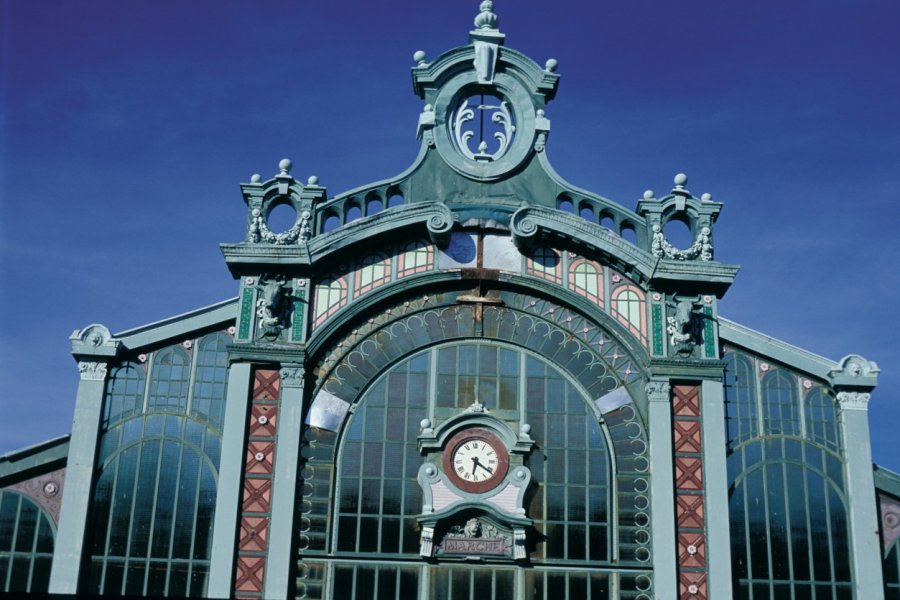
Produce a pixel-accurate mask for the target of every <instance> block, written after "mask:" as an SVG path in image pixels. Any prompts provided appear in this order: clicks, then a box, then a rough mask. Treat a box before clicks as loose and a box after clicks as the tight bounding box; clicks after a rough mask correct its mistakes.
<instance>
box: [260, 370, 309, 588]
mask: <svg viewBox="0 0 900 600" xmlns="http://www.w3.org/2000/svg"><path fill="white" fill-rule="evenodd" d="M278 413H279V414H278V432H277V435H278V443H277V445H276V446H275V472H274V473H273V477H272V508H271V511H272V512H271V513H270V517H269V551H268V554H267V556H266V579H265V596H266V598H286V597H287V596H288V592H289V591H290V589H291V576H292V575H293V565H294V562H295V560H296V557H295V556H294V555H293V554H292V553H291V541H292V540H293V538H294V531H295V529H296V528H295V526H294V515H295V504H294V500H295V498H296V493H297V478H298V474H299V468H300V439H301V434H302V429H303V367H302V366H301V365H285V366H283V367H282V369H281V402H280V403H279V409H278Z"/></svg>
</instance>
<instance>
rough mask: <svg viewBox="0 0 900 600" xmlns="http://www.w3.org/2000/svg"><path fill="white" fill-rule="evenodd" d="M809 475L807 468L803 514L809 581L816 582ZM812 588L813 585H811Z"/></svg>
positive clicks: (804, 481) (805, 458) (804, 453)
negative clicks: (804, 518)
mask: <svg viewBox="0 0 900 600" xmlns="http://www.w3.org/2000/svg"><path fill="white" fill-rule="evenodd" d="M802 458H803V463H804V465H805V464H806V461H807V456H806V444H804V445H803V455H802ZM809 473H810V470H809V469H807V468H805V467H804V469H803V514H804V515H805V517H806V539H807V544H806V554H807V557H808V558H809V581H810V582H813V581H815V577H816V573H815V561H814V556H813V536H812V523H811V522H810V518H809V515H810V510H809V506H810V505H809ZM809 585H810V586H812V583H810V584H809ZM813 593H815V592H813Z"/></svg>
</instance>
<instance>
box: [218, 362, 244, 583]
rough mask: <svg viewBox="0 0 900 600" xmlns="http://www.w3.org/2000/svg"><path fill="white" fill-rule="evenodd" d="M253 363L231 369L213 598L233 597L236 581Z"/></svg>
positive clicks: (219, 491) (223, 448)
mask: <svg viewBox="0 0 900 600" xmlns="http://www.w3.org/2000/svg"><path fill="white" fill-rule="evenodd" d="M250 366H251V365H250V364H248V363H234V364H232V365H231V368H230V369H229V371H228V395H227V398H226V403H225V426H224V428H223V432H222V458H221V462H220V466H219V487H218V491H217V495H216V516H215V521H214V522H213V534H212V536H213V537H212V555H211V556H210V566H209V587H208V589H207V596H208V597H210V598H230V597H231V587H232V584H233V583H234V571H233V567H234V553H235V540H236V539H237V524H238V511H239V510H240V505H241V477H242V471H243V465H244V446H245V443H244V431H245V428H246V426H247V406H248V402H249V398H250Z"/></svg>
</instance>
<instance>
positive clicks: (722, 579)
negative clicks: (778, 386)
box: [700, 381, 731, 600]
mask: <svg viewBox="0 0 900 600" xmlns="http://www.w3.org/2000/svg"><path fill="white" fill-rule="evenodd" d="M700 397H701V402H702V406H703V409H702V414H703V467H704V473H705V478H706V548H707V553H706V556H707V565H708V568H709V571H708V575H707V576H708V578H709V579H708V587H709V594H708V597H709V598H716V599H717V600H718V599H719V598H722V599H723V600H725V599H727V598H731V534H730V530H729V529H730V525H729V519H728V470H727V466H726V464H725V446H726V439H725V397H724V390H723V388H722V382H720V381H704V382H703V383H702V385H701V389H700Z"/></svg>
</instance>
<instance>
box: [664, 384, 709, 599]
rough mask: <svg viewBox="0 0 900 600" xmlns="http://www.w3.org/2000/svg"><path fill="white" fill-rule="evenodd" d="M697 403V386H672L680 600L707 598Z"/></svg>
mask: <svg viewBox="0 0 900 600" xmlns="http://www.w3.org/2000/svg"><path fill="white" fill-rule="evenodd" d="M700 407H701V404H700V386H698V385H675V386H672V440H673V446H674V447H673V450H674V452H675V488H676V489H675V515H676V519H677V532H678V533H677V535H678V581H679V583H678V598H679V599H680V600H707V585H706V575H707V573H706V569H707V566H706V510H705V508H704V488H703V420H702V414H701V408H700Z"/></svg>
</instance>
